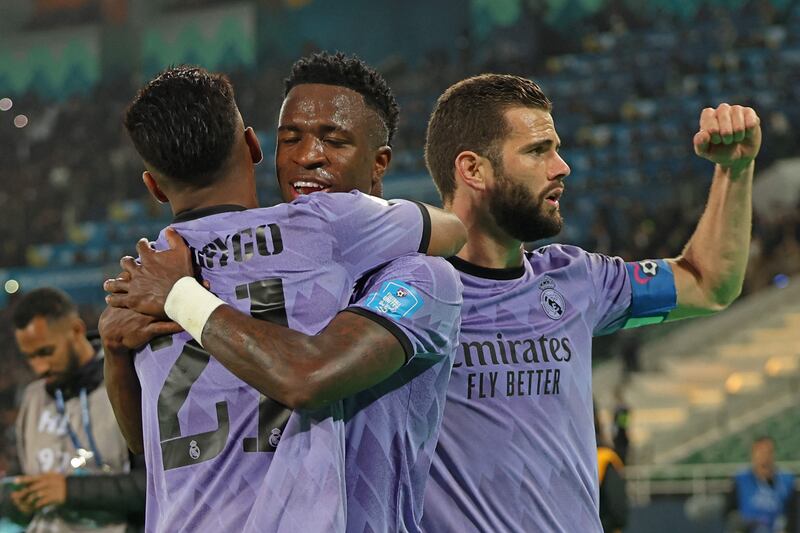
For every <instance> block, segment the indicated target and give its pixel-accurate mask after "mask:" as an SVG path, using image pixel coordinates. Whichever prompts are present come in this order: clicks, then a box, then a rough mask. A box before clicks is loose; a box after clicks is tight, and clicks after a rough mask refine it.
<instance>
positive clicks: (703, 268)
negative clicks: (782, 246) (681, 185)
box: [668, 104, 761, 320]
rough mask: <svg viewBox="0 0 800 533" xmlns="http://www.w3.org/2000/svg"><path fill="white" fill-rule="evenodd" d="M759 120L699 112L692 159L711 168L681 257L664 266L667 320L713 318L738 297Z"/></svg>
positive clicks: (750, 114)
mask: <svg viewBox="0 0 800 533" xmlns="http://www.w3.org/2000/svg"><path fill="white" fill-rule="evenodd" d="M760 146H761V128H760V125H759V118H758V116H757V115H756V113H755V111H753V110H752V109H751V108H746V107H741V106H729V105H728V104H721V105H720V106H719V107H718V108H717V109H711V108H707V109H704V110H703V113H702V115H701V118H700V131H699V132H698V133H697V134H696V135H695V138H694V147H695V152H696V153H697V155H699V156H701V157H704V158H706V159H708V160H709V161H712V162H714V163H715V164H716V166H715V169H714V178H713V181H712V183H711V191H710V193H709V198H708V203H707V205H706V209H705V211H704V212H703V215H702V216H701V217H700V221H699V223H698V224H697V228H696V229H695V232H694V234H693V235H692V237H691V238H690V239H689V242H688V243H687V244H686V247H685V248H684V250H683V253H682V254H681V255H680V256H679V257H677V258H675V259H671V260H669V262H670V263H671V265H672V268H673V272H674V274H675V287H676V290H677V296H678V301H677V303H678V307H677V308H676V309H675V310H673V311H672V312H671V313H670V314H669V316H668V320H676V319H680V318H687V317H690V316H697V315H702V314H708V313H713V312H715V311H719V310H721V309H724V308H725V307H727V306H728V305H730V304H731V303H732V302H733V301H734V300H735V299H736V298H737V297H738V296H739V294H740V292H741V289H742V283H743V281H744V274H745V270H746V268H747V256H748V253H749V249H750V232H751V224H752V189H753V169H754V167H755V161H754V160H755V157H756V155H757V154H758V150H759V148H760Z"/></svg>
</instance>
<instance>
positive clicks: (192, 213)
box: [172, 204, 247, 224]
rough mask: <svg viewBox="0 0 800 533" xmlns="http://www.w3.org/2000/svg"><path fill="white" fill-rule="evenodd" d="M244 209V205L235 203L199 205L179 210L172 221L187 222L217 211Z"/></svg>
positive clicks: (217, 212)
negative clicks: (198, 206) (199, 206)
mask: <svg viewBox="0 0 800 533" xmlns="http://www.w3.org/2000/svg"><path fill="white" fill-rule="evenodd" d="M246 210H247V208H246V207H244V206H241V205H236V204H221V205H211V206H208V207H201V208H199V209H187V210H186V211H181V212H180V213H178V214H177V215H175V218H173V219H172V223H173V224H176V223H178V222H187V221H189V220H195V219H197V218H203V217H207V216H210V215H217V214H219V213H230V212H232V211H246Z"/></svg>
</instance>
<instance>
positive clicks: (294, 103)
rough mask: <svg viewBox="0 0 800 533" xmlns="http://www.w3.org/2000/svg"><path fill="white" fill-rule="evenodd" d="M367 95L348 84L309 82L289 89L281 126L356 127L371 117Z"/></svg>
mask: <svg viewBox="0 0 800 533" xmlns="http://www.w3.org/2000/svg"><path fill="white" fill-rule="evenodd" d="M369 111H370V110H369V108H368V107H367V105H366V103H365V102H364V97H363V96H361V95H360V94H358V93H357V92H356V91H354V90H352V89H348V88H347V87H339V86H337V85H325V84H321V83H305V84H301V85H297V86H295V87H293V88H292V90H290V91H289V94H287V95H286V98H285V99H284V101H283V106H282V107H281V115H280V120H279V126H287V125H292V126H297V127H302V126H304V125H305V126H312V127H313V126H315V125H332V126H336V127H337V128H341V129H346V130H354V129H358V128H359V127H365V126H366V124H367V121H368V120H369V118H370V112H369Z"/></svg>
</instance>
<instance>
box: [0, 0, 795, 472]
mask: <svg viewBox="0 0 800 533" xmlns="http://www.w3.org/2000/svg"><path fill="white" fill-rule="evenodd" d="M524 5H525V6H526V7H525V9H524V12H523V13H522V15H521V16H520V18H519V21H518V22H517V24H516V25H514V26H511V27H510V28H504V29H503V31H502V32H500V31H498V32H497V34H496V35H493V36H492V38H491V39H490V42H491V43H492V45H491V46H490V47H487V48H483V49H478V46H477V45H476V44H475V39H474V37H473V36H471V35H469V34H468V33H464V34H463V35H462V36H461V37H460V38H459V39H458V40H457V41H456V46H457V48H458V53H456V54H451V53H447V52H445V51H441V50H431V51H430V53H429V54H428V55H427V56H426V57H424V58H422V60H421V61H420V62H419V63H418V64H416V65H414V64H411V63H408V62H407V61H406V60H405V59H403V58H397V57H388V58H386V59H385V60H384V61H383V62H382V63H378V65H379V67H381V70H382V71H383V73H384V75H385V77H386V79H387V81H388V82H389V85H390V86H391V87H392V88H393V90H394V91H395V92H396V94H397V96H398V100H399V101H400V104H401V106H402V109H403V112H402V119H401V123H400V127H399V132H398V135H397V138H396V142H395V146H394V149H395V155H394V160H393V161H394V162H393V172H394V174H390V175H389V176H388V177H387V181H391V180H392V179H398V180H402V179H405V178H406V177H408V176H411V175H415V174H420V173H422V172H424V171H425V167H424V162H423V158H422V146H423V143H424V132H425V127H426V119H427V117H428V114H429V112H430V109H431V106H432V104H433V102H434V99H435V95H437V94H439V92H441V90H442V89H444V88H445V87H447V86H448V85H450V84H451V83H453V82H454V81H456V80H458V79H461V78H464V77H466V76H469V75H471V74H475V73H478V72H484V71H496V72H508V73H516V74H521V75H526V76H530V77H532V78H533V79H535V80H537V81H539V82H541V84H542V86H543V88H544V89H545V91H547V92H548V93H550V94H552V95H554V96H555V99H556V101H557V106H556V108H555V109H554V117H555V120H556V124H557V125H558V127H559V132H560V134H561V139H562V143H563V154H564V157H565V159H566V160H567V162H568V163H570V164H571V165H572V167H573V174H572V176H571V177H570V178H568V179H567V181H566V183H567V188H568V190H567V196H566V197H565V199H566V201H565V202H564V204H565V207H564V211H565V218H566V221H567V225H566V232H565V239H566V240H568V241H570V242H572V243H575V244H578V245H581V246H583V247H585V248H587V249H591V250H594V251H597V252H601V253H606V254H611V255H620V256H622V257H623V258H626V259H634V258H641V257H667V256H672V255H675V254H676V253H678V252H679V251H680V250H679V247H680V246H681V245H682V244H683V243H685V242H686V241H687V239H688V237H689V235H690V234H691V232H692V231H693V229H694V226H695V224H696V221H697V219H698V217H699V214H700V212H702V209H703V205H702V198H704V197H705V194H706V191H707V187H708V181H707V178H705V176H707V175H708V174H709V169H708V168H706V166H698V163H697V162H696V158H693V157H692V154H691V147H690V144H689V142H688V139H690V138H691V132H693V131H694V129H695V127H696V125H695V124H694V121H695V120H696V109H698V108H700V107H702V105H712V104H716V103H717V101H718V100H721V99H729V100H735V101H740V102H742V103H743V104H748V105H754V106H755V107H757V108H758V110H759V113H760V114H761V116H762V117H764V135H765V138H767V139H769V142H767V143H765V150H764V152H763V153H762V155H761V156H760V157H759V164H758V165H759V169H764V168H766V167H767V166H768V165H769V164H770V163H771V162H774V161H776V160H778V159H782V158H785V157H789V156H792V155H794V154H797V153H798V149H800V141H798V137H797V135H796V131H795V129H793V124H798V123H800V104H798V103H797V102H800V98H798V96H800V94H798V91H800V84H798V83H797V81H800V80H798V77H799V76H800V74H798V73H800V68H797V65H796V64H793V63H791V61H800V58H798V57H795V55H791V54H790V53H789V51H790V50H792V49H794V47H797V46H799V45H800V42H798V39H800V32H792V31H790V30H789V29H787V28H791V27H795V28H796V27H797V25H799V24H800V11H797V10H796V11H795V12H794V13H792V14H789V15H787V13H785V12H782V11H780V10H778V9H776V8H774V6H773V4H772V3H770V2H760V1H754V2H749V3H746V4H745V5H744V7H743V8H742V9H741V10H739V11H737V12H734V13H731V12H729V11H725V10H722V9H720V10H717V11H713V12H711V13H709V12H708V11H705V10H713V9H714V8H712V7H705V8H704V10H701V11H699V12H697V13H696V14H695V16H694V17H693V18H690V19H683V18H677V17H675V18H672V19H671V20H666V19H665V18H663V17H662V18H659V19H658V20H654V19H648V18H647V17H645V16H644V15H643V14H642V13H638V12H633V11H631V10H629V9H625V8H624V4H621V3H620V4H617V3H613V7H609V8H608V9H607V10H605V11H603V12H599V13H597V14H595V16H593V17H591V18H589V19H586V20H583V21H581V25H582V28H581V30H580V31H579V32H577V33H580V34H581V35H584V37H583V39H581V40H580V41H575V40H573V39H571V38H570V37H569V36H568V35H566V34H565V33H560V32H558V31H556V30H555V29H553V27H552V26H548V25H546V24H543V23H541V22H537V17H536V16H535V13H533V11H532V10H533V8H532V7H529V4H527V3H525V4H524ZM778 22H784V23H785V25H780V24H778ZM792 25H794V26H792ZM532 26H534V27H535V28H536V31H529V30H530V28H531V27H532ZM571 33H572V32H571ZM706 35H714V36H715V37H714V39H709V40H706V39H704V36H706ZM687 43H693V44H695V45H697V46H702V50H701V51H700V52H698V50H697V49H694V48H693V47H692V46H688V45H687ZM309 46H310V48H313V44H312V45H309ZM690 48H692V50H691V53H689V49H690ZM545 58H546V59H545ZM697 58H708V59H707V60H702V61H698V59H697ZM293 59H294V58H286V59H284V60H277V61H274V62H271V63H270V65H269V66H267V67H266V68H259V69H258V70H257V71H254V72H245V71H240V72H234V73H231V78H232V80H233V83H234V86H235V87H236V89H237V100H238V102H239V106H240V108H241V109H242V112H243V115H244V116H245V117H248V120H249V121H250V122H251V123H252V124H253V125H254V126H255V127H256V128H257V130H258V131H259V135H260V136H262V137H263V138H264V139H267V140H269V139H270V136H271V135H272V133H271V131H272V128H273V125H274V124H275V122H276V116H277V111H278V107H279V105H280V102H281V99H282V84H281V80H282V78H283V76H284V75H285V73H286V72H287V71H288V67H289V65H290V64H291V62H292V60H293ZM634 67H639V68H634ZM754 73H755V74H757V76H755V77H754V78H753V79H755V80H757V83H756V84H755V87H751V86H748V87H745V88H742V89H738V87H739V84H738V83H737V82H738V81H741V80H742V79H743V77H744V76H745V75H752V74H754ZM139 82H140V80H139V79H138V77H137V78H136V79H115V80H104V81H103V82H102V83H101V84H100V85H99V86H97V87H96V88H94V89H93V90H92V91H91V93H89V94H84V95H81V96H75V97H71V98H70V99H68V100H66V101H63V102H52V101H44V100H42V99H41V98H40V97H39V96H36V95H34V94H28V95H25V96H22V97H16V98H14V111H15V112H16V111H18V112H19V113H27V114H28V115H29V118H30V123H29V124H28V125H27V126H26V127H25V128H23V129H21V130H20V129H16V128H14V127H13V126H12V125H11V124H9V123H4V124H3V125H2V126H0V146H3V147H12V148H13V149H12V150H4V152H3V163H2V164H3V167H4V172H6V174H7V175H11V176H14V177H15V181H14V183H13V185H12V186H8V185H7V186H4V187H3V190H0V211H1V212H2V213H3V217H2V219H0V229H1V230H2V232H3V234H4V235H7V236H8V235H13V236H14V238H6V239H3V241H2V243H1V244H0V267H4V268H5V267H12V266H25V265H32V264H35V261H34V260H32V257H33V256H32V254H31V250H32V247H33V246H34V245H38V244H44V243H59V242H65V241H69V240H71V239H73V238H74V231H73V230H74V228H75V227H76V226H77V224H79V223H81V222H84V221H98V220H111V221H115V220H122V221H124V219H125V215H124V213H121V211H122V209H121V206H122V204H124V203H126V202H130V201H131V200H132V199H133V200H135V201H138V202H140V203H141V204H142V206H144V212H145V213H147V216H149V217H151V218H154V219H158V218H163V216H164V211H163V210H161V209H159V208H158V207H157V206H156V205H155V204H154V203H152V202H151V200H150V199H149V198H148V197H147V195H146V191H145V190H144V188H143V187H142V186H141V183H140V179H139V177H140V174H141V164H140V162H139V158H138V156H137V155H136V153H135V151H134V150H133V148H132V147H131V146H130V143H129V141H128V140H127V139H126V137H125V136H124V134H123V129H122V125H121V115H122V111H123V109H124V106H125V105H126V103H127V102H128V101H129V100H130V98H131V96H132V95H133V94H134V92H135V88H136V87H138V86H139V85H140V83H139ZM737 90H739V91H740V92H739V93H737V92H736V91H737ZM792 99H793V100H792ZM789 101H794V104H792V106H790V107H786V106H785V103H786V102H789ZM264 144H265V147H267V150H268V149H269V147H270V143H269V142H265V143H264ZM258 172H259V174H258V179H259V182H260V185H263V187H261V191H265V192H262V194H264V197H263V198H262V202H264V203H265V204H274V203H277V202H278V201H279V197H278V195H277V189H276V186H275V184H274V181H275V180H274V174H273V169H272V168H271V165H269V164H265V165H262V166H260V167H259V168H258ZM662 191H668V193H667V194H661V192H662ZM423 199H424V198H423ZM589 199H590V201H587V200H589ZM427 200H430V199H427ZM582 200H583V201H582ZM687 206H690V207H687ZM571 215H573V216H571ZM573 221H574V222H573ZM630 221H635V222H634V223H632V224H631V223H630ZM127 240H130V239H127ZM562 240H564V237H562ZM798 242H800V205H798V206H796V207H794V206H793V207H792V208H788V209H786V211H785V213H783V214H778V215H775V214H773V216H771V217H770V218H769V220H766V219H760V218H759V217H758V216H756V218H755V220H754V229H753V242H752V246H751V259H750V269H751V271H752V274H751V273H749V274H748V277H747V279H746V282H745V283H746V285H745V291H754V290H757V289H759V288H761V287H764V286H766V285H768V284H769V283H771V282H772V281H773V279H774V278H775V276H777V275H780V274H791V273H793V271H792V269H793V268H794V269H796V268H797V267H796V265H798V264H800V246H798ZM107 259H110V260H113V259H114V258H111V257H109V258H107ZM90 261H92V260H90V259H88V258H86V257H82V256H80V255H76V258H75V264H86V263H88V262H90ZM12 301H13V299H12ZM99 303H102V302H98V304H99ZM98 312H99V307H98V308H84V309H82V314H83V316H84V318H85V319H86V321H87V323H88V324H90V325H91V324H94V323H96V318H97V313H98ZM8 314H9V311H8V310H7V309H5V310H2V311H0V324H2V327H0V341H2V344H0V346H2V348H0V350H2V355H0V474H2V472H3V471H4V470H5V471H8V472H15V471H16V469H15V468H16V467H15V464H14V461H15V459H14V457H13V449H14V441H13V435H12V433H11V432H12V427H13V425H12V422H13V420H14V418H15V409H16V405H17V403H18V400H19V397H18V396H19V392H18V391H19V390H20V387H21V385H22V384H24V383H26V382H27V381H29V380H30V378H31V375H30V372H29V370H28V369H27V367H26V365H25V364H24V361H23V360H22V359H21V358H20V357H19V355H18V354H17V353H16V350H15V349H14V342H13V337H12V332H11V329H10V328H11V326H10V322H11V321H10V320H9V316H8Z"/></svg>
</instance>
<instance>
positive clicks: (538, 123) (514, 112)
mask: <svg viewBox="0 0 800 533" xmlns="http://www.w3.org/2000/svg"><path fill="white" fill-rule="evenodd" d="M504 116H505V119H506V123H507V124H508V127H509V135H508V139H509V140H514V141H518V142H536V141H546V140H551V141H553V142H555V143H556V144H557V143H558V142H559V138H558V134H557V133H556V127H555V124H554V123H553V116H552V115H551V114H550V113H549V112H547V111H545V110H543V109H535V108H531V107H512V108H510V109H507V110H506V111H505V113H504Z"/></svg>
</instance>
